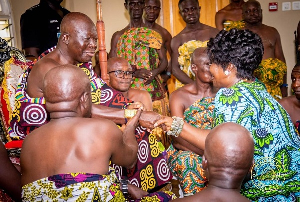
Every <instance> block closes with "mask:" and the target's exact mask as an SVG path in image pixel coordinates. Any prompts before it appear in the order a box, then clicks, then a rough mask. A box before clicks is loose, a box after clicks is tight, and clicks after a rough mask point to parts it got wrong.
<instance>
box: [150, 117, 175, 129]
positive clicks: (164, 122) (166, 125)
mask: <svg viewBox="0 0 300 202" xmlns="http://www.w3.org/2000/svg"><path fill="white" fill-rule="evenodd" d="M172 122H173V119H172V118H171V117H169V116H162V117H161V119H160V120H158V121H157V122H155V124H154V127H157V126H161V127H162V129H163V130H164V131H165V132H166V131H169V130H170V129H171V125H172Z"/></svg>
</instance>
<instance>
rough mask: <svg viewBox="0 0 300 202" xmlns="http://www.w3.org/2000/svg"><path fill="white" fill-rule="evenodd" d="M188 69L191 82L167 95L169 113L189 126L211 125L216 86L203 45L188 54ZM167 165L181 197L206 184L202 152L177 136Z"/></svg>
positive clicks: (170, 148) (209, 126)
mask: <svg viewBox="0 0 300 202" xmlns="http://www.w3.org/2000/svg"><path fill="white" fill-rule="evenodd" d="M191 63H192V64H191V68H192V71H193V73H194V74H195V81H194V82H192V83H190V84H187V85H185V86H183V87H181V88H179V89H178V90H176V91H174V92H173V93H172V94H171V96H170V107H171V115H172V116H177V117H182V118H184V120H185V121H186V122H187V123H189V124H190V125H191V126H193V127H197V128H201V129H211V128H212V123H213V120H212V114H213V110H214V97H215V94H216V92H217V91H216V89H214V87H213V85H212V76H211V73H210V71H209V64H210V62H209V59H208V56H207V48H197V49H196V50H195V51H194V52H193V54H192V60H191ZM167 152H168V165H169V167H170V170H171V172H172V174H173V175H174V176H175V177H176V178H177V179H178V180H179V183H180V186H181V189H182V191H183V195H184V196H188V195H192V194H195V193H196V192H199V191H201V190H202V189H203V188H204V187H205V185H206V178H205V176H204V171H203V169H202V168H201V162H202V155H203V151H202V150H200V149H198V148H196V147H195V146H193V145H192V144H189V143H188V142H187V141H185V140H184V139H182V138H181V137H177V138H173V143H172V144H171V146H170V147H169V149H168V150H167Z"/></svg>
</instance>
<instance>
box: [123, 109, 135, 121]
mask: <svg viewBox="0 0 300 202" xmlns="http://www.w3.org/2000/svg"><path fill="white" fill-rule="evenodd" d="M136 112H137V110H136V109H125V110H124V117H125V118H126V119H128V118H132V117H134V115H135V114H136Z"/></svg>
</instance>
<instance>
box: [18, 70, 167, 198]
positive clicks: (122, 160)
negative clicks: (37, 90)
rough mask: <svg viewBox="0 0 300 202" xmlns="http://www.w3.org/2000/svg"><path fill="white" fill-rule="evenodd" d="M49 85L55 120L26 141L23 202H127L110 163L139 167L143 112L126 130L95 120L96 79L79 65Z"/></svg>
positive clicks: (50, 76)
mask: <svg viewBox="0 0 300 202" xmlns="http://www.w3.org/2000/svg"><path fill="white" fill-rule="evenodd" d="M43 83H44V85H43V89H44V97H45V99H46V108H47V110H48V112H49V114H50V118H51V120H50V122H49V123H47V124H45V125H44V126H41V127H40V128H38V129H36V130H34V131H33V132H32V133H30V135H28V136H27V137H26V139H25V141H24V144H23V148H22V153H21V159H22V160H21V168H22V185H23V187H22V199H23V201H46V200H51V201H54V200H58V201H60V200H68V201H69V200H70V201H75V200H85V201H94V200H97V201H109V200H112V199H114V200H116V201H125V198H124V196H123V194H122V192H121V190H120V184H119V181H118V178H117V176H116V174H115V171H114V170H113V169H112V168H111V167H109V163H110V161H111V162H113V163H117V164H119V165H122V166H125V167H129V168H130V167H132V166H133V165H134V164H135V162H136V160H137V151H138V144H137V142H136V139H135V136H134V130H135V127H136V126H137V122H138V118H139V116H140V114H141V109H139V110H137V111H136V115H135V116H134V117H132V119H131V120H129V122H128V123H127V126H126V128H125V129H124V131H123V132H121V131H120V130H119V129H118V127H117V126H116V125H115V124H114V123H113V122H111V121H109V120H106V119H101V118H99V119H95V118H90V117H91V106H92V96H91V88H90V81H89V78H88V77H87V75H86V74H85V73H84V72H83V71H82V70H81V69H79V68H77V67H76V66H73V65H63V66H59V67H56V68H53V69H51V70H50V71H49V72H48V73H47V74H46V75H45V78H44V82H43ZM99 131H101V133H99ZM91 140H92V141H91ZM95 148H97V149H95ZM45 159H47V160H46V161H45ZM35 190H39V191H35ZM166 195H168V194H166Z"/></svg>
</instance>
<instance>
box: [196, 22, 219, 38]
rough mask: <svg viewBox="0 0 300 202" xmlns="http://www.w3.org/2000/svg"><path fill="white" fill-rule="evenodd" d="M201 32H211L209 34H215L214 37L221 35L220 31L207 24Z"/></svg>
mask: <svg viewBox="0 0 300 202" xmlns="http://www.w3.org/2000/svg"><path fill="white" fill-rule="evenodd" d="M199 30H200V31H205V32H209V33H211V34H213V35H214V36H215V35H217V33H219V30H218V29H217V28H215V27H212V26H209V25H207V24H203V27H202V29H199Z"/></svg>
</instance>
